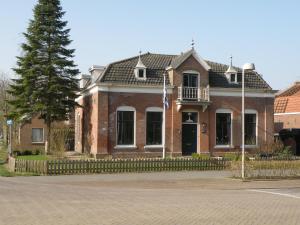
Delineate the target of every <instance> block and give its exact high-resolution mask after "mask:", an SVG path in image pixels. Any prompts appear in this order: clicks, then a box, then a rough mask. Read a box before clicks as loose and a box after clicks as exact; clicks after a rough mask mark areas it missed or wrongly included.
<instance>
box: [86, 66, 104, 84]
mask: <svg viewBox="0 0 300 225" xmlns="http://www.w3.org/2000/svg"><path fill="white" fill-rule="evenodd" d="M104 70H105V66H99V65H93V66H91V67H90V68H89V72H90V73H91V78H92V82H94V81H96V80H97V78H98V77H99V76H100V75H101V74H102V73H103V72H104Z"/></svg>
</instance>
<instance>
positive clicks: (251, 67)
mask: <svg viewBox="0 0 300 225" xmlns="http://www.w3.org/2000/svg"><path fill="white" fill-rule="evenodd" d="M253 70H255V66H254V64H253V63H245V64H244V65H243V72H242V179H243V180H244V179H245V71H253Z"/></svg>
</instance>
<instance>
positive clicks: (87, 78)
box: [79, 74, 91, 89]
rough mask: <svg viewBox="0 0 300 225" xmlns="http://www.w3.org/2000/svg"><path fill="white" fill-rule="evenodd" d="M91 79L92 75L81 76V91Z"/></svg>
mask: <svg viewBox="0 0 300 225" xmlns="http://www.w3.org/2000/svg"><path fill="white" fill-rule="evenodd" d="M90 79H91V76H90V75H87V74H81V75H80V78H79V88H80V89H83V88H84V87H85V86H86V84H87V82H88V81H89V80H90Z"/></svg>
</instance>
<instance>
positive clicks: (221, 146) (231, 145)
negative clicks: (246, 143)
mask: <svg viewBox="0 0 300 225" xmlns="http://www.w3.org/2000/svg"><path fill="white" fill-rule="evenodd" d="M222 113H224V114H225V113H226V114H230V115H231V117H230V132H231V134H230V144H229V145H217V114H222ZM232 143H233V111H232V110H231V109H217V110H216V113H215V148H233V144H232Z"/></svg>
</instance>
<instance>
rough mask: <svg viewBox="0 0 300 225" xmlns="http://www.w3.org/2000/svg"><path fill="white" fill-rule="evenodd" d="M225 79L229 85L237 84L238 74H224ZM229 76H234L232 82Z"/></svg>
mask: <svg viewBox="0 0 300 225" xmlns="http://www.w3.org/2000/svg"><path fill="white" fill-rule="evenodd" d="M225 75H226V77H227V80H228V82H229V83H231V84H238V81H237V75H238V73H225ZM231 75H234V81H231Z"/></svg>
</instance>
